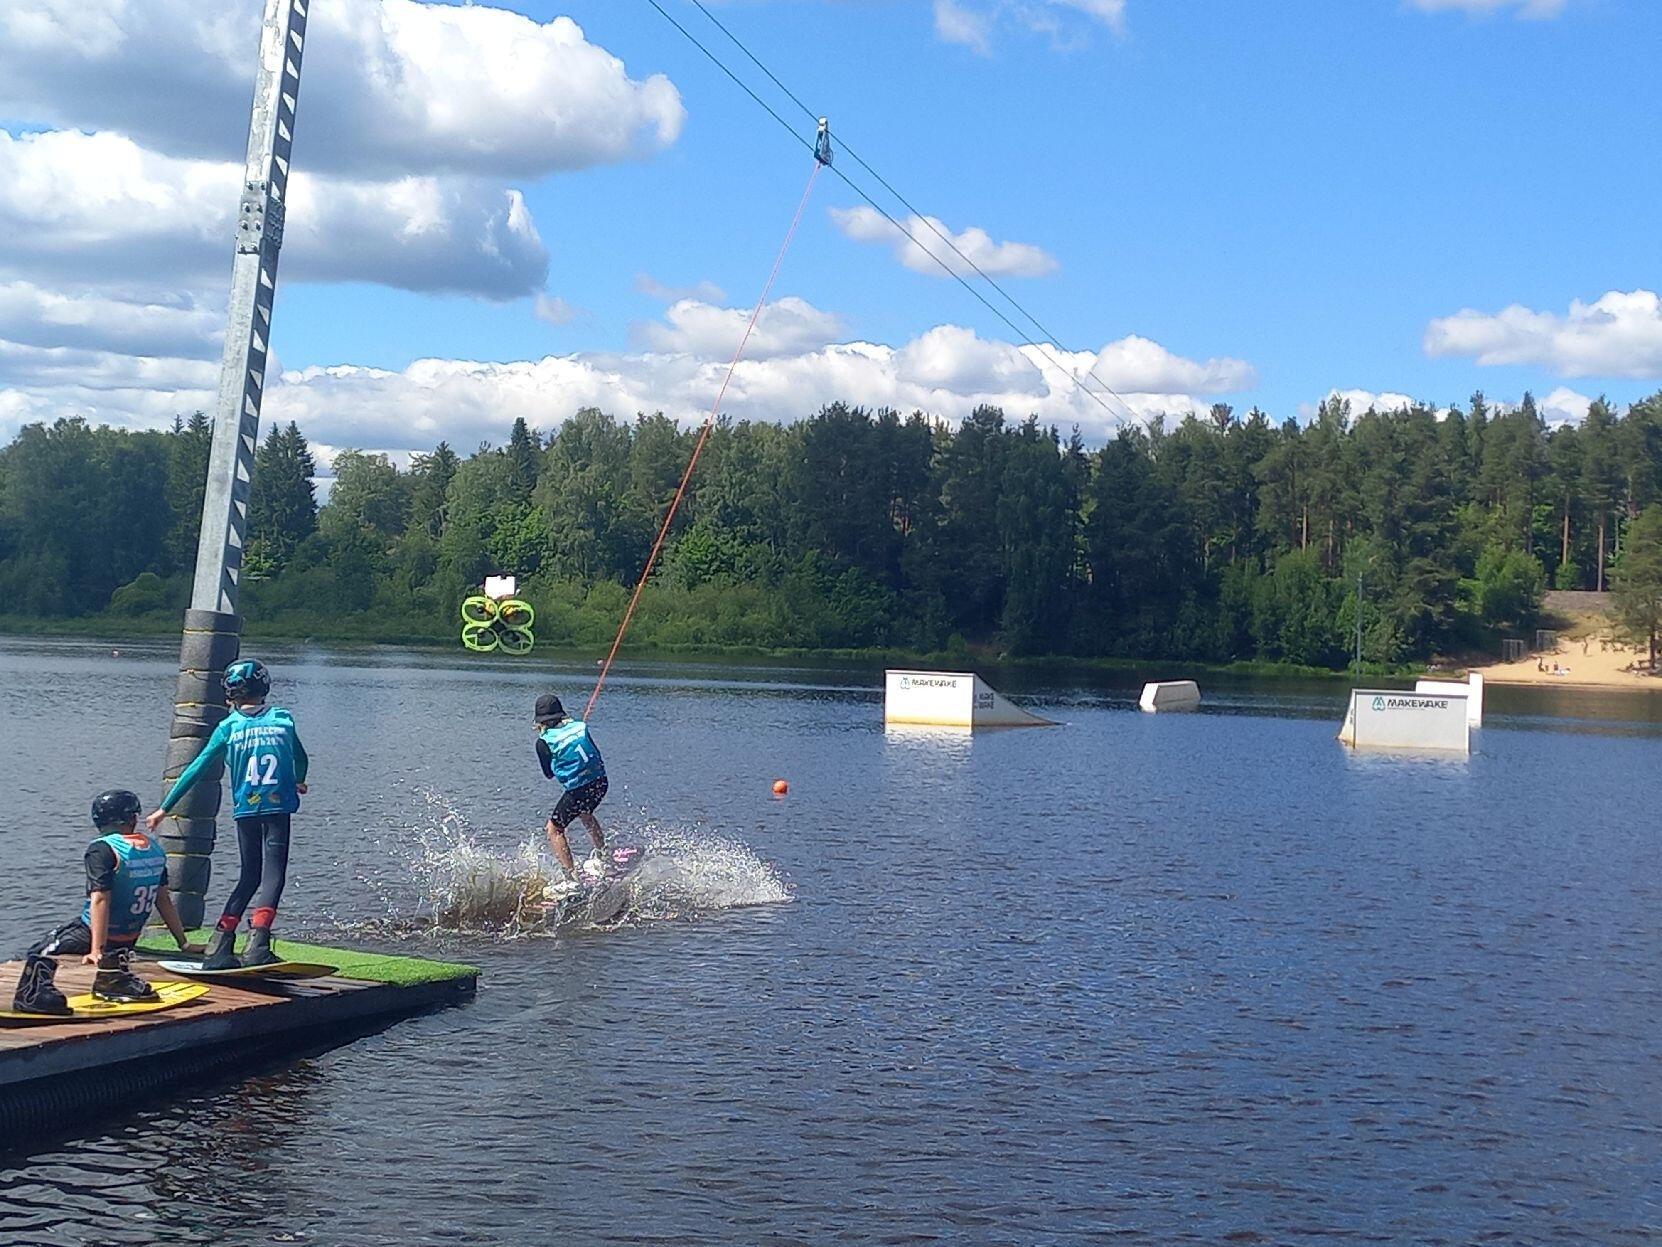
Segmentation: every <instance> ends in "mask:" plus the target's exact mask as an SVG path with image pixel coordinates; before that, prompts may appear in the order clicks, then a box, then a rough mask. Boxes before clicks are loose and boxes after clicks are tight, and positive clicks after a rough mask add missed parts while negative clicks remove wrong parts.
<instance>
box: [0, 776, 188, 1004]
mask: <svg viewBox="0 0 1662 1247" xmlns="http://www.w3.org/2000/svg"><path fill="white" fill-rule="evenodd" d="M142 808H143V807H142V806H140V805H139V799H138V797H137V795H135V794H134V793H131V792H128V791H127V790H126V789H124V788H112V789H110V790H109V791H108V792H101V793H99V794H98V795H97V796H96V797H94V798H93V800H92V825H93V826H94V827H96V828H97V829H98V838H97V839H96V840H94V841H93V842H92V843H91V844H89V845H87V851H86V855H85V856H84V857H83V858H82V861H83V862H84V864H85V866H86V871H87V900H86V904H85V905H84V906H82V908H81V916H80V917H79V918H76V919H75V920H74V921H73V922H68V923H65V924H64V925H63V926H61V927H58V928H57V929H56V930H55V931H53V932H52V933H51V934H50V935H48V936H47V937H46V938H45V939H44V940H42V941H40V943H38V944H36V945H35V946H34V947H33V948H31V949H30V950H29V951H28V952H27V953H26V954H25V955H24V960H23V976H22V977H21V978H20V979H19V980H18V982H17V990H16V992H14V993H13V995H12V1008H13V1009H15V1010H16V1011H17V1012H19V1013H40V1014H49V1015H55V1016H63V1015H66V1014H68V1013H69V1012H70V1008H69V1002H68V1000H66V999H65V998H64V994H63V993H62V992H61V991H59V990H58V985H57V982H56V975H57V972H58V963H57V960H56V958H57V957H59V956H61V955H68V956H72V957H74V956H79V957H80V958H81V960H82V962H84V963H85V964H87V965H91V966H97V967H98V971H97V973H96V974H94V975H93V979H92V994H93V995H94V996H96V997H97V998H98V999H99V1000H113V1001H122V1002H126V1001H135V1000H154V999H155V998H156V993H155V991H154V990H152V988H151V986H150V984H148V983H146V982H145V981H144V980H143V979H141V978H139V977H138V976H137V975H135V974H134V973H133V972H132V969H131V959H132V955H133V945H134V944H136V943H137V942H138V937H139V935H140V934H141V933H142V932H143V931H144V926H145V924H146V923H147V922H149V921H150V911H151V910H152V909H154V910H155V911H156V912H157V913H159V914H161V916H162V921H163V922H165V923H167V929H168V930H169V931H170V932H172V933H173V941H174V943H176V944H178V945H179V947H180V948H181V949H182V950H184V951H185V952H197V953H199V952H201V951H202V946H201V945H200V944H192V943H190V942H189V940H188V938H187V937H186V935H185V928H184V926H183V925H182V924H181V923H180V921H179V911H178V910H177V909H176V908H174V905H173V894H172V893H171V892H169V891H168V890H167V854H166V853H165V852H163V851H162V847H161V845H159V844H157V843H156V842H155V841H154V840H152V839H151V838H150V837H149V836H147V835H145V834H144V833H143V832H141V831H140V830H139V829H138V816H139V813H140V811H141V809H142Z"/></svg>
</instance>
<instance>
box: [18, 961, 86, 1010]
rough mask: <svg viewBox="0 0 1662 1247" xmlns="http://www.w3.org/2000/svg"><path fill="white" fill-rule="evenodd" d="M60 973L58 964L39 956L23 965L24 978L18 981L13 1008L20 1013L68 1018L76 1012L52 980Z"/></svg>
mask: <svg viewBox="0 0 1662 1247" xmlns="http://www.w3.org/2000/svg"><path fill="white" fill-rule="evenodd" d="M57 972H58V963H57V962H56V961H54V960H52V958H50V957H42V956H40V955H39V954H36V955H35V956H32V957H30V958H29V959H28V960H27V961H25V962H24V963H23V977H22V978H20V979H18V980H17V991H16V992H15V993H13V995H12V1008H13V1009H15V1010H17V1012H19V1013H45V1014H51V1015H52V1016H54V1017H68V1016H69V1015H70V1014H72V1013H73V1012H74V1010H73V1009H71V1008H70V1007H69V1001H67V1000H65V999H64V994H63V993H62V992H60V991H59V990H58V985H57V984H56V983H54V982H53V981H52V978H53V976H54V975H55V974H57Z"/></svg>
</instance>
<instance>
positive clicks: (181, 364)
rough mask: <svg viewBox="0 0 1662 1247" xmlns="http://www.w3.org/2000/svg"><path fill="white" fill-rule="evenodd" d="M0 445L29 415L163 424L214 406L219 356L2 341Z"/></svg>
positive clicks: (32, 417) (152, 425) (33, 417)
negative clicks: (132, 352) (179, 356)
mask: <svg viewBox="0 0 1662 1247" xmlns="http://www.w3.org/2000/svg"><path fill="white" fill-rule="evenodd" d="M0 379H4V382H5V389H3V390H0V444H3V443H5V442H8V441H10V440H11V438H12V437H13V436H14V435H15V434H16V433H17V430H18V428H19V427H21V426H22V425H23V424H24V423H26V422H28V421H31V420H55V419H57V418H58V417H60V416H85V417H86V418H87V419H88V420H89V421H91V422H92V423H94V424H111V425H115V426H117V427H126V428H161V427H163V426H165V425H167V424H170V423H171V422H172V420H173V417H174V416H175V415H189V414H190V413H191V412H193V411H197V410H202V411H210V412H211V411H212V410H213V405H214V401H215V395H216V393H217V392H218V388H219V361H218V360H217V359H216V360H213V361H211V362H210V361H208V360H202V359H172V358H160V357H150V356H137V355H124V354H120V353H117V352H112V351H99V350H88V349H84V348H78V347H61V346H60V347H41V346H32V345H28V344H24V343H17V342H7V341H0Z"/></svg>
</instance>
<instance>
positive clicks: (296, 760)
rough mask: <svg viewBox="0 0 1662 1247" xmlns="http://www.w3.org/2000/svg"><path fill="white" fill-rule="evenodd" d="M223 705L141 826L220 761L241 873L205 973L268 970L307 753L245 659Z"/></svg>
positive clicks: (265, 680)
mask: <svg viewBox="0 0 1662 1247" xmlns="http://www.w3.org/2000/svg"><path fill="white" fill-rule="evenodd" d="M224 687H225V700H226V702H227V704H229V705H230V707H231V713H230V714H229V715H227V716H226V717H225V718H224V719H223V720H221V721H220V724H219V726H218V727H216V728H215V729H214V733H213V735H212V736H210V737H208V743H207V744H205V745H203V746H202V752H201V753H199V754H197V755H196V759H195V761H193V762H192V763H191V764H190V765H189V766H188V767H186V768H185V771H184V774H182V775H180V776H179V778H178V780H177V781H176V782H175V783H174V785H173V790H172V791H171V792H169V793H168V794H167V797H166V798H165V799H164V800H163V801H162V804H161V808H160V809H159V810H156V811H155V812H154V813H152V814H151V815H150V816H149V817H148V818H146V819H145V822H146V823H147V824H148V825H149V827H150V830H152V831H154V830H155V829H156V825H157V824H158V823H160V822H161V821H162V818H163V816H164V815H166V814H167V812H168V811H169V810H171V809H172V808H173V807H174V806H175V805H177V804H178V803H179V801H180V800H181V799H182V798H183V797H184V795H185V794H186V793H187V792H189V791H190V787H191V785H192V784H194V783H195V782H196V781H197V779H199V778H200V777H201V776H202V774H203V773H204V772H206V771H207V770H208V769H209V768H210V767H212V766H213V765H214V763H216V762H218V761H219V760H220V759H221V758H224V759H225V769H226V772H227V775H228V777H229V779H230V781H231V784H232V790H233V792H234V794H235V799H236V806H235V817H236V821H237V851H238V855H239V857H240V862H241V864H240V869H239V873H238V875H237V885H236V887H234V888H232V889H231V895H230V898H229V899H228V900H227V901H226V902H225V912H224V913H223V914H221V915H220V919H219V922H218V924H217V925H216V926H215V928H214V933H213V937H212V938H211V939H210V940H209V941H208V952H207V956H205V957H204V958H203V959H202V968H203V969H204V970H235V969H237V968H238V967H239V966H268V965H273V964H275V963H276V962H277V961H279V960H281V958H279V957H278V956H277V955H276V954H275V953H273V952H272V951H271V925H272V923H273V922H275V921H276V919H277V902H278V901H280V900H281V899H282V897H283V885H284V883H285V882H286V881H287V877H288V867H289V818H290V816H291V815H293V814H294V813H295V812H296V811H297V810H299V809H300V797H301V794H303V793H304V792H305V791H306V770H307V765H308V760H307V758H306V750H305V748H304V747H303V746H302V745H301V744H300V736H299V734H298V733H297V732H296V731H295V729H294V717H293V716H292V715H291V714H289V712H288V711H287V710H284V709H283V708H282V707H281V706H268V705H266V702H265V699H266V696H267V694H269V693H270V692H271V673H270V672H268V671H267V670H266V669H265V667H264V666H262V665H261V664H260V663H257V662H253V661H250V660H248V659H244V660H243V661H241V662H234V663H232V664H231V665H230V666H229V667H227V668H226V669H225V678H224ZM250 900H252V901H253V903H254V913H253V915H252V917H251V919H250V926H251V928H252V929H251V931H250V933H249V936H248V944H247V946H246V947H245V948H244V949H243V952H242V957H241V958H240V959H239V958H238V957H237V954H236V939H237V926H238V925H239V924H240V923H241V922H242V915H243V911H244V910H245V909H246V908H247V907H248V903H249V901H250Z"/></svg>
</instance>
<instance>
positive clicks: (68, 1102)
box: [0, 940, 479, 1145]
mask: <svg viewBox="0 0 1662 1247" xmlns="http://www.w3.org/2000/svg"><path fill="white" fill-rule="evenodd" d="M168 945H169V948H168V953H170V954H171V953H172V949H171V941H168ZM274 947H275V949H276V951H277V954H278V955H279V956H281V957H283V958H285V959H287V960H290V961H298V962H306V963H308V964H324V965H330V966H333V967H334V968H335V973H334V974H332V975H330V976H329V977H327V978H309V979H260V978H252V979H247V980H238V981H236V982H230V981H225V980H214V981H212V982H206V983H204V982H195V983H191V984H189V985H188V986H187V985H182V984H176V985H175V988H166V989H164V987H163V985H164V984H166V983H167V982H169V981H170V980H174V979H176V978H177V976H175V975H171V974H169V973H168V972H166V971H165V970H162V969H161V968H160V967H159V966H157V965H155V964H154V963H149V962H144V961H138V962H135V964H134V969H135V971H136V972H137V973H138V974H139V975H140V976H141V977H143V978H145V979H147V980H148V981H150V983H151V984H152V985H153V986H155V987H156V988H157V989H158V991H159V992H161V993H162V994H163V995H164V996H166V995H168V994H169V993H170V992H171V993H173V994H182V993H180V992H178V991H177V988H178V987H186V988H187V990H188V991H189V992H191V993H194V995H193V997H192V998H188V999H184V1000H182V1001H180V1002H178V1003H171V1001H170V1007H158V1008H156V1009H154V1011H151V1012H132V1011H129V1010H123V1011H117V1012H113V1013H112V1014H111V1015H110V1016H108V1017H99V1018H94V1019H85V1018H77V1019H72V1020H65V1021H55V1020H48V1021H40V1020H29V1021H23V1022H17V1023H12V1022H3V1023H0V1145H3V1144H5V1143H12V1142H18V1143H25V1142H27V1141H28V1135H29V1132H31V1131H37V1130H43V1129H47V1128H51V1129H56V1128H58V1127H60V1126H62V1125H65V1124H71V1123H73V1122H74V1121H76V1120H79V1119H83V1118H90V1117H97V1116H100V1115H103V1114H107V1113H112V1112H120V1111H124V1110H126V1109H129V1108H131V1107H132V1106H133V1105H134V1103H135V1102H136V1101H138V1100H139V1099H141V1098H142V1097H144V1096H148V1095H152V1094H154V1093H156V1092H158V1091H161V1090H164V1089H165V1088H167V1087H169V1086H171V1085H173V1084H174V1083H185V1082H189V1083H191V1084H192V1085H198V1084H199V1080H200V1079H201V1078H202V1076H203V1075H212V1074H214V1073H218V1072H222V1071H223V1072H231V1071H243V1070H247V1069H248V1068H250V1066H251V1065H253V1064H255V1063H256V1062H259V1061H261V1060H281V1059H283V1058H284V1057H288V1056H293V1055H298V1054H300V1053H306V1052H315V1051H318V1050H319V1048H322V1047H334V1046H336V1045H338V1044H342V1043H346V1042H349V1041H350V1040H352V1039H355V1038H358V1037H359V1036H361V1035H366V1034H371V1033H373V1032H375V1031H377V1030H381V1029H382V1028H384V1027H386V1026H389V1025H391V1024H392V1023H393V1022H394V1021H396V1020H398V1019H399V1018H402V1017H408V1016H410V1015H411V1014H415V1013H422V1012H425V1011H427V1010H429V1009H434V1008H439V1007H442V1006H445V1005H453V1004H460V1003H462V1002H463V1001H466V1000H468V999H471V998H472V996H473V994H474V991H475V988H476V986H477V982H478V977H479V971H478V969H477V968H476V967H474V966H464V965H454V964H450V963H447V962H438V961H423V960H419V959H417V958H414V957H390V956H379V955H376V954H373V953H361V952H353V951H351V950H347V949H340V948H324V947H318V946H314V945H307V944H296V943H291V942H290V941H287V940H277V941H274ZM151 951H152V952H153V953H160V952H161V950H160V949H159V948H158V949H155V950H151ZM144 952H145V950H143V949H141V956H142V955H144ZM164 955H165V954H164ZM173 955H176V954H173ZM21 970H22V963H21V962H17V961H11V962H5V963H3V964H0V993H3V994H4V1000H5V1001H6V1002H8V1003H9V1002H10V1000H11V994H12V990H13V988H14V987H15V986H16V983H17V978H18V974H19V972H20V971H21ZM93 973H94V972H93V970H92V968H91V967H86V966H80V965H72V964H70V963H69V961H68V960H66V961H65V962H64V963H63V964H62V966H61V968H60V969H59V971H58V985H59V987H60V988H61V989H62V990H63V991H64V992H65V993H66V994H68V995H70V996H75V995H77V994H78V993H82V992H86V991H88V990H89V989H90V987H91V984H92V977H93Z"/></svg>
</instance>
